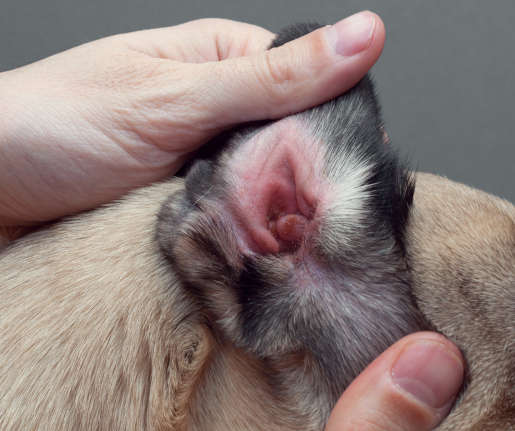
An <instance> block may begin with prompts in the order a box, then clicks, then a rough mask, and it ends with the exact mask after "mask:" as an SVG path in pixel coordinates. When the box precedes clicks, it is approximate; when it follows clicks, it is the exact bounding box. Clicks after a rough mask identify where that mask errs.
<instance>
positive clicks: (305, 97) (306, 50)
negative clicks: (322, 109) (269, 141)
mask: <svg viewBox="0 0 515 431" xmlns="http://www.w3.org/2000/svg"><path fill="white" fill-rule="evenodd" d="M384 39H385V31H384V26H383V23H382V21H381V19H380V18H379V17H378V16H377V15H376V14H374V13H372V12H368V11H367V12H361V13H358V14H356V15H352V16H351V17H349V18H346V19H344V20H343V21H340V22H338V23H337V24H335V25H333V26H326V27H323V28H320V29H317V30H315V31H313V32H312V33H310V34H308V35H306V36H303V37H301V38H299V39H296V40H293V41H291V42H289V43H287V44H285V45H283V46H280V47H278V48H273V49H271V50H269V51H264V52H262V53H259V54H255V55H252V56H247V57H239V58H233V59H228V60H224V61H220V62H216V63H204V64H201V65H199V67H200V68H203V69H204V70H203V73H202V75H203V80H202V81H203V83H204V85H205V86H206V87H204V91H203V95H204V97H207V98H208V99H209V98H213V100H208V102H212V103H206V104H204V106H213V107H216V112H212V113H210V114H212V115H213V119H211V121H210V123H211V124H213V122H214V121H216V120H218V121H219V124H218V125H219V126H220V127H224V126H227V125H229V124H234V123H240V122H244V121H251V120H260V119H272V118H280V117H284V116H285V115H288V114H291V113H294V112H298V111H301V110H304V109H307V108H309V107H312V106H315V105H318V104H320V103H322V102H325V101H327V100H329V99H331V98H333V97H336V96H338V95H339V94H341V93H343V92H345V91H346V90H348V89H349V88H351V87H352V86H354V85H355V84H356V83H357V82H358V81H359V80H360V79H361V78H362V77H363V76H364V75H365V73H366V72H367V71H368V70H369V69H370V67H372V65H373V64H374V63H375V62H376V60H377V59H378V57H379V55H380V53H381V51H382V49H383V45H384ZM204 100H205V99H204Z"/></svg>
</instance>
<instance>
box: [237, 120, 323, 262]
mask: <svg viewBox="0 0 515 431" xmlns="http://www.w3.org/2000/svg"><path fill="white" fill-rule="evenodd" d="M322 148H323V145H321V144H320V143H317V142H316V140H315V138H314V137H313V136H311V134H309V133H308V132H307V130H306V129H305V128H304V127H303V126H302V124H301V122H300V121H299V120H298V119H297V118H287V119H285V120H282V121H279V122H278V123H275V124H273V125H271V126H270V127H268V128H267V129H265V130H263V131H262V132H260V133H258V134H257V135H256V136H254V137H253V138H252V139H249V140H248V141H247V142H246V143H245V144H244V145H242V146H241V147H240V148H238V150H237V151H236V153H235V155H234V157H232V159H231V161H230V162H229V166H228V168H229V169H228V171H229V172H230V174H229V175H230V183H231V184H232V185H233V186H234V190H233V191H231V193H230V195H231V196H232V202H230V207H231V210H232V211H231V213H232V214H233V216H234V217H235V218H236V219H237V221H238V224H239V226H240V227H241V228H242V230H243V231H244V232H243V233H244V236H245V237H246V238H247V242H248V244H247V245H248V248H249V249H250V250H251V251H253V252H255V253H259V254H270V253H279V252H285V251H294V250H295V249H297V248H298V247H299V246H301V244H302V243H303V242H305V241H303V240H305V239H306V238H307V237H308V236H309V235H310V234H311V232H314V229H315V223H316V222H315V219H316V217H315V216H316V212H317V207H318V204H319V202H320V201H321V199H323V197H324V192H325V191H326V190H327V188H328V185H327V180H326V179H324V178H323V175H322V168H323V151H322Z"/></svg>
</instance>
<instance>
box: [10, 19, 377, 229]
mask: <svg viewBox="0 0 515 431" xmlns="http://www.w3.org/2000/svg"><path fill="white" fill-rule="evenodd" d="M273 36H274V35H273V34H272V33H270V32H269V31H267V30H264V29H262V28H259V27H256V26H252V25H249V24H243V23H238V22H233V21H226V20H219V19H207V20H200V21H193V22H189V23H186V24H183V25H178V26H175V27H170V28H162V29H155V30H146V31H140V32H135V33H129V34H123V35H117V36H112V37H108V38H105V39H100V40H97V41H94V42H91V43H88V44H85V45H81V46H79V47H76V48H73V49H71V50H68V51H65V52H62V53H60V54H57V55H54V56H52V57H49V58H46V59H44V60H41V61H38V62H36V63H33V64H30V65H28V66H25V67H22V68H19V69H15V70H12V71H8V72H4V73H2V74H0V110H1V111H0V225H2V224H3V225H23V224H34V223H38V222H43V221H46V220H51V219H55V218H58V217H61V216H64V215H67V214H71V213H74V212H78V211H81V210H85V209H89V208H93V207H95V206H97V205H99V204H102V203H104V202H108V201H110V200H113V199H115V198H118V197H120V196H121V195H123V194H124V193H126V192H127V191H128V190H130V189H131V188H134V187H137V186H140V185H144V184H148V183H150V182H153V181H156V180H159V179H162V178H164V177H165V176H167V175H170V174H173V173H174V172H175V171H176V170H177V169H178V168H179V167H180V165H181V164H182V163H183V161H184V160H185V159H186V158H187V157H188V155H189V154H190V153H191V152H192V151H194V150H196V149H197V148H198V147H199V146H200V145H202V144H203V143H205V142H206V141H207V140H209V139H210V138H211V137H213V136H214V135H216V134H217V133H219V132H220V131H222V130H223V129H225V128H228V127H230V126H232V125H234V124H236V123H240V122H244V121H250V120H260V119H271V118H279V117H282V116H285V115H287V114H290V113H293V112H296V111H300V110H303V109H306V108H308V107H311V106H314V105H316V104H319V103H321V102H324V101H326V100H328V99H330V98H332V97H335V96H337V95H339V94H340V93H342V92H344V91H345V90H347V89H349V88H350V87H352V86H353V85H354V84H355V83H356V82H357V81H358V80H359V79H360V78H361V77H362V76H363V75H364V74H365V73H366V72H367V71H368V69H369V68H370V67H371V66H372V64H373V63H374V62H375V61H376V60H377V58H378V57H379V54H380V52H381V50H382V47H383V43H384V27H383V24H382V22H381V20H380V19H379V17H377V16H376V15H374V14H373V13H370V12H363V13H361V14H357V15H354V16H352V17H350V18H347V19H346V20H343V21H341V22H339V23H337V24H336V25H334V26H331V27H324V28H321V29H318V30H316V31H315V32H313V33H311V34H309V35H306V36H304V37H302V38H300V39H298V40H295V41H292V42H290V43H288V44H286V45H284V46H282V47H279V48H275V49H272V50H270V51H265V50H266V48H267V46H268V45H269V44H270V42H271V40H272V39H273Z"/></svg>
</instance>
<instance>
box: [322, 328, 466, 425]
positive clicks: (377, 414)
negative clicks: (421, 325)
mask: <svg viewBox="0 0 515 431" xmlns="http://www.w3.org/2000/svg"><path fill="white" fill-rule="evenodd" d="M463 369H464V365H463V358H462V356H461V354H460V352H459V350H458V349H457V348H456V347H455V346H454V345H453V344H452V343H451V342H450V341H448V340H446V339H445V338H444V337H443V336H441V335H439V334H436V333H429V332H420V333H417V334H412V335H409V336H407V337H405V338H403V339H402V340H400V341H399V342H397V343H396V344H395V345H393V346H392V347H390V348H389V349H388V350H387V351H386V352H384V353H383V354H382V355H381V356H380V357H379V358H377V359H376V360H375V361H374V362H373V363H372V364H371V365H370V366H368V367H367V369H366V370H365V371H363V373H362V374H361V375H360V376H359V377H358V378H357V379H356V380H355V381H354V382H353V383H352V384H351V386H349V388H348V389H347V390H346V391H345V393H344V394H343V395H342V397H341V398H340V400H339V401H338V403H337V404H336V407H335V408H334V410H333V413H332V414H331V417H330V418H329V422H328V424H327V427H326V431H349V430H360V431H415V430H416V431H426V430H432V429H433V428H434V427H436V426H437V425H438V424H439V423H440V422H441V420H442V419H443V418H444V417H445V416H446V415H447V413H448V412H449V410H450V408H451V406H452V404H453V402H454V399H455V396H456V394H457V392H458V391H459V389H460V387H461V384H462V379H463Z"/></svg>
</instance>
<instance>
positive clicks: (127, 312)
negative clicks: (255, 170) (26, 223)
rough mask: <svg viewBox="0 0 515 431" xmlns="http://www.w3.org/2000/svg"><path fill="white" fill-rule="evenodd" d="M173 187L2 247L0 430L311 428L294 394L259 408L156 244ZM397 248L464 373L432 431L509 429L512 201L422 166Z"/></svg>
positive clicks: (249, 362)
mask: <svg viewBox="0 0 515 431" xmlns="http://www.w3.org/2000/svg"><path fill="white" fill-rule="evenodd" d="M181 187H182V182H181V181H180V180H173V181H171V182H169V183H163V184H158V185H154V186H151V187H148V188H145V189H141V190H139V191H137V192H134V193H132V194H130V195H129V196H128V197H126V198H125V199H123V200H122V201H120V202H118V203H114V204H112V205H109V206H106V207H104V208H100V209H98V210H95V211H92V212H89V213H86V214H82V215H79V216H78V217H75V218H72V219H69V220H65V221H63V222H60V223H57V224H55V225H53V226H50V227H47V228H45V229H43V230H41V231H39V232H36V233H32V234H30V235H28V236H26V237H24V238H22V239H20V240H18V241H15V242H14V243H12V244H11V245H9V246H8V247H7V248H6V249H5V250H4V251H3V252H1V251H0V298H1V299H0V334H1V336H0V429H1V430H9V431H13V430H23V431H25V430H32V429H38V430H78V431H80V430H159V431H166V430H174V431H175V430H177V431H179V430H181V431H182V430H191V431H208V430H209V431H222V430H224V431H225V430H255V431H259V430H284V431H286V430H313V431H315V430H317V429H318V428H319V427H318V428H317V418H309V417H303V416H302V414H301V412H302V410H303V409H302V405H301V400H298V403H296V404H295V405H287V404H285V403H280V402H279V403H276V402H275V401H274V403H271V402H270V400H271V399H272V397H271V396H269V394H270V391H271V390H272V388H271V387H270V386H269V385H270V383H269V382H268V381H267V379H266V378H265V377H264V376H265V372H264V367H266V364H263V363H261V362H260V361H258V360H256V359H252V358H250V357H249V356H248V355H246V354H245V353H244V352H241V351H238V350H236V349H235V348H234V347H232V346H229V345H224V344H223V343H222V342H220V341H219V340H217V339H215V338H214V337H213V335H212V334H211V332H210V330H209V327H208V326H207V325H206V324H205V322H204V320H203V316H202V313H201V312H200V310H199V309H198V308H197V307H196V305H195V303H194V302H193V301H192V300H191V299H190V297H189V296H188V295H187V294H186V293H185V292H184V291H183V290H182V289H181V287H180V285H179V284H178V283H177V280H176V279H175V278H174V275H173V274H172V273H171V271H170V267H169V265H168V263H167V262H166V261H165V260H164V258H163V257H162V256H161V254H160V253H159V250H158V248H157V243H156V241H155V232H154V227H155V224H156V223H155V222H156V220H155V218H156V215H157V212H158V210H159V207H160V205H161V204H162V202H163V201H164V200H165V199H166V198H167V197H168V195H169V194H171V193H172V192H174V191H175V190H178V189H179V188H181ZM0 247H1V244H0ZM407 249H408V253H409V261H410V265H411V268H412V271H413V274H414V293H415V296H416V298H417V301H418V303H419V306H420V308H421V309H422V311H423V312H424V314H425V315H426V316H427V317H428V319H429V320H430V321H431V322H432V323H433V324H434V325H435V326H436V328H437V329H438V330H440V331H442V332H443V333H444V334H446V335H447V336H449V337H450V338H451V339H452V340H454V341H455V342H456V343H457V344H458V345H459V346H460V348H461V349H462V350H463V351H464V353H465V355H466V358H467V360H468V364H469V366H470V376H469V382H470V383H469V386H468V388H467V390H466V391H465V392H464V396H463V399H462V400H461V401H460V403H459V404H458V406H457V407H456V408H455V410H454V411H453V412H452V413H451V415H450V417H449V418H448V419H447V420H446V421H445V422H444V424H443V425H442V426H441V427H440V429H441V430H445V431H447V430H462V431H464V430H509V429H512V428H513V426H514V423H515V411H514V406H515V394H514V387H515V382H514V378H515V366H514V363H515V347H514V343H515V327H514V319H513V316H515V275H514V266H515V209H514V207H513V206H512V205H511V204H509V203H507V202H504V201H502V200H500V199H497V198H494V197H492V196H489V195H487V194H485V193H482V192H478V191H475V190H472V189H470V188H468V187H465V186H462V185H459V184H455V183H452V182H450V181H448V180H445V179H443V178H440V177H436V176H432V175H427V174H420V175H418V180H417V189H416V194H415V209H414V214H413V217H412V221H411V223H410V226H409V229H408V242H407ZM192 259H194V256H192ZM286 360H292V361H294V360H295V358H290V359H286ZM285 366H287V364H285Z"/></svg>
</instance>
